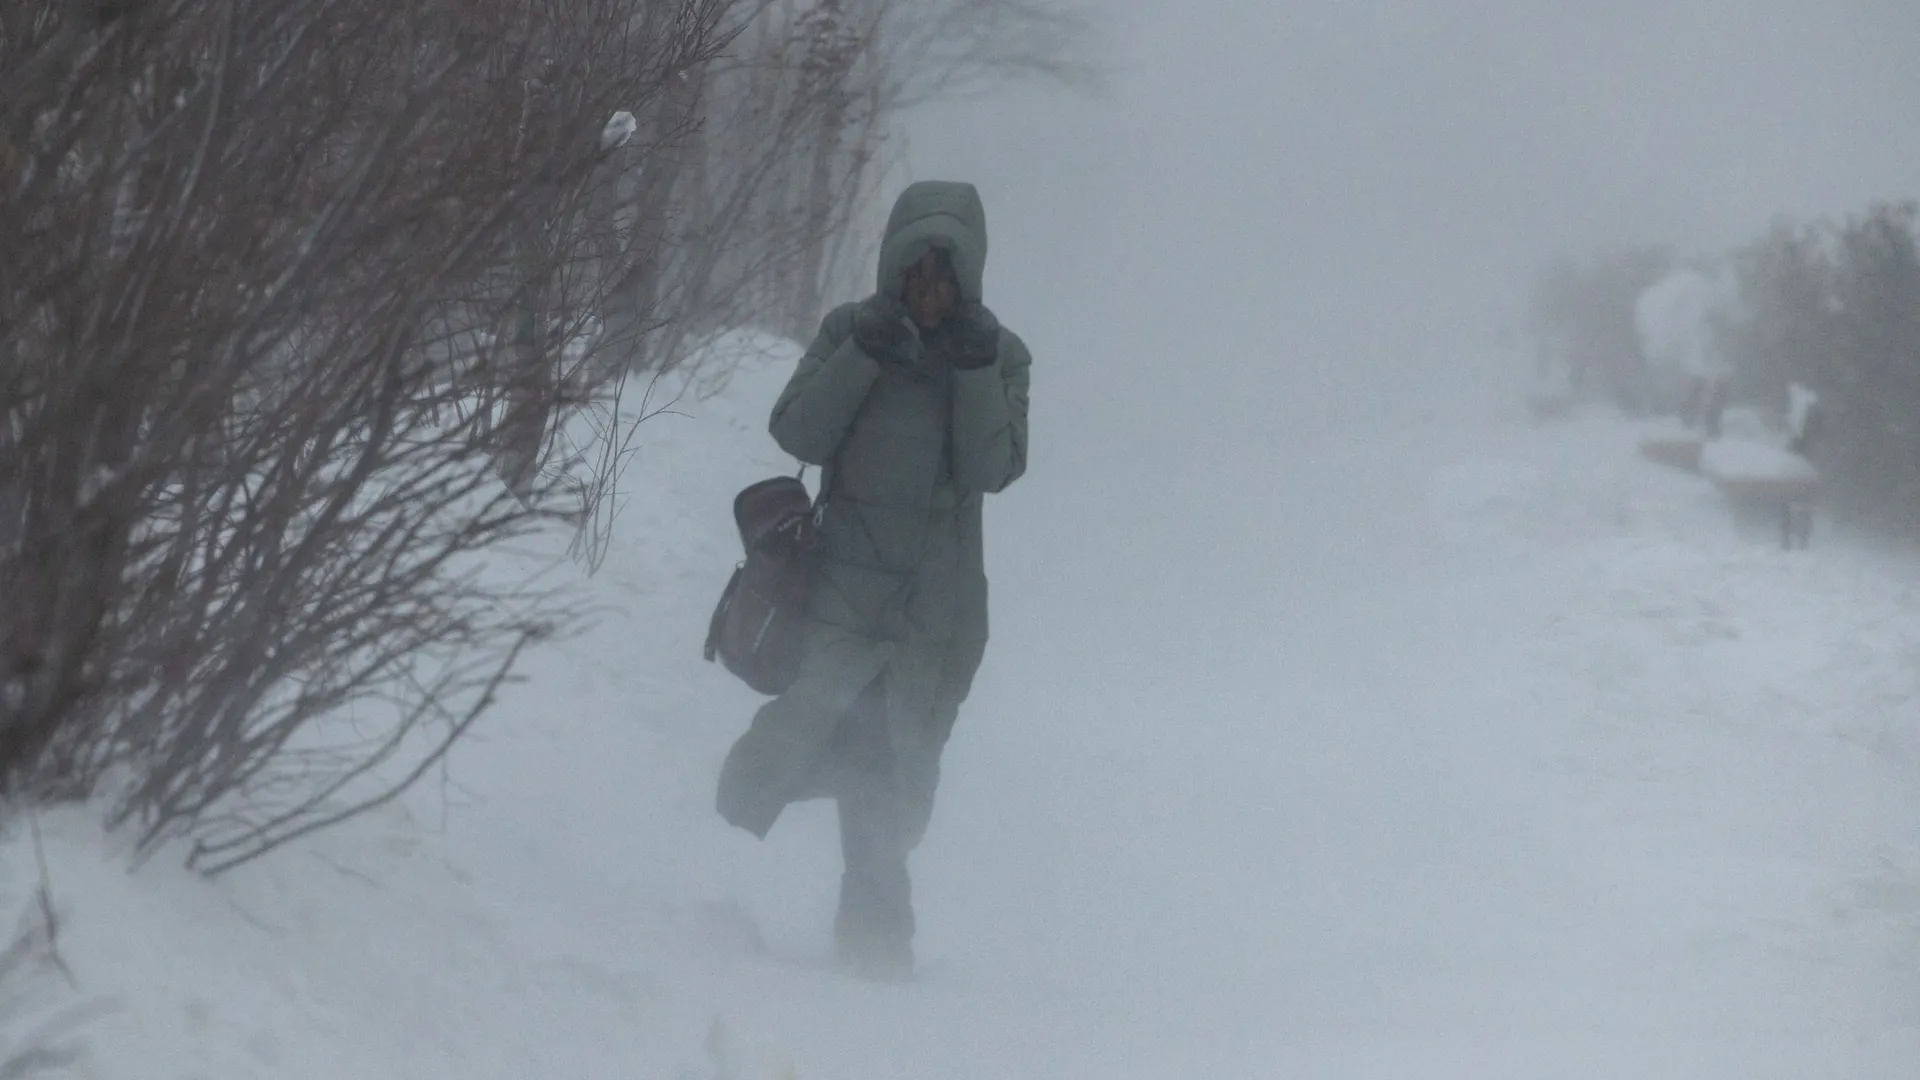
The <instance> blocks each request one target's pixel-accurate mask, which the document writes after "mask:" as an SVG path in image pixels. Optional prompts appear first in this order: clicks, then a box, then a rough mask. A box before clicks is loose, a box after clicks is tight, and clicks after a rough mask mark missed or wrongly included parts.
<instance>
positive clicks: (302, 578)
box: [0, 0, 727, 870]
mask: <svg viewBox="0 0 1920 1080" xmlns="http://www.w3.org/2000/svg"><path fill="white" fill-rule="evenodd" d="M29 6H30V7H33V8H34V9H35V10H34V11H33V12H32V17H30V18H29V17H17V18H10V19H7V20H5V21H4V29H0V35H4V36H3V37H0V56H4V67H0V88H4V91H5V92H4V94H3V95H0V130H4V131H5V132H6V133H7V135H8V144H9V145H10V146H12V147H13V148H14V155H15V159H16V160H17V161H18V167H17V168H16V170H15V172H14V174H13V176H12V178H11V183H10V188H9V190H8V195H7V198H6V201H5V202H4V203H3V204H0V248H4V249H5V250H7V251H8V252H9V253H10V255H9V258H8V259H7V260H6V261H5V266H6V269H4V270H0V347H3V348H4V349H5V350H6V353H5V355H4V357H0V361H3V363H0V415H4V416H5V418H6V420H7V425H6V427H5V429H4V430H3V431H0V439H4V442H0V504H4V506H5V508H6V518H7V521H6V525H7V526H8V528H7V535H6V537H5V539H6V541H7V542H6V544H5V546H4V547H0V588H4V590H5V592H6V595H8V597H9V598H10V601H12V602H11V603H10V604H9V605H8V606H7V609H6V610H5V611H4V612H0V675H4V677H5V679H6V682H5V686H4V692H3V693H0V769H4V776H5V781H6V783H7V784H8V785H9V786H11V787H12V788H14V789H16V790H17V789H21V788H23V787H24V788H25V789H26V790H29V791H30V792H32V793H35V794H39V795H64V796H84V795H88V794H91V793H93V792H94V791H96V790H97V789H98V788H99V787H100V785H101V783H102V782H103V781H104V780H105V779H107V778H108V777H110V776H117V777H119V778H120V779H122V780H123V781H124V782H123V783H121V784H119V785H117V786H116V790H115V792H114V794H115V796H116V798H117V805H116V809H115V813H114V817H115V819H116V820H118V821H122V822H136V823H138V825H139V827H140V829H141V840H142V843H143V845H144V846H147V847H151V845H153V844H154V843H157V842H158V841H160V840H162V839H164V838H166V837H168V836H171V835H174V834H176V833H181V832H188V833H191V834H192V835H193V837H194V844H193V848H192V858H191V861H192V862H193V863H195V864H196V865H199V866H202V867H204V868H206V869H209V870H215V869H219V868H222V867H225V866H229V865H232V864H233V863H234V862H237V861H240V860H243V859H245V858H248V857H250V856H252V855H254V854H258V853H259V852H261V851H263V850H266V849H268V848H270V847H271V846H273V845H274V844H277V843H279V842H281V841H283V840H285V839H287V838H289V837H291V836H295V835H299V834H300V833H302V832H305V831H307V830H309V829H312V828H315V827H318V826H320V825H324V824H326V823H329V822H331V821H335V820H338V819H339V818H340V817H342V816H344V815H346V814H350V813H352V812H354V811H355V810H357V809H360V808H364V807H366V806H369V805H372V804H374V803H377V802H379V801H381V800H383V799H386V798H390V797H391V796H392V795H393V794H395V793H397V792H398V791H399V790H400V789H402V788H403V787H404V786H405V785H406V784H407V783H409V782H411V780H412V779H414V778H415V777H417V776H418V775H419V774H420V773H421V772H422V771H423V770H424V769H425V768H428V767H430V765H431V763H432V762H433V761H435V760H437V759H438V757H439V756H440V755H441V754H443V753H444V752H445V750H446V749H447V748H448V746H450V745H451V743H452V742H453V740H454V739H455V738H456V737H457V736H458V735H459V734H460V733H461V732H462V731H464V730H465V729H466V728H467V726H468V725H470V724H471V723H472V722H473V721H474V719H475V718H476V717H477V716H479V715H480V714H481V713H482V712H484V711H485V709H486V708H487V707H488V705H489V704H490V703H491V702H492V700H493V697H494V694H495V692H496V691H497V689H498V688H499V686H500V685H501V684H502V682H503V681H504V680H505V679H506V678H507V677H508V675H509V672H510V671H511V669H512V666H513V663H514V661H515V659H516V658H517V657H518V656H519V654H520V653H521V651H522V650H523V649H525V648H526V647H527V646H528V645H530V644H532V643H534V642H537V641H540V640H543V639H545V638H547V637H549V636H551V635H552V634H554V633H555V632H557V631H558V630H559V629H560V628H561V627H563V626H564V625H565V623H566V621H567V617H568V611H567V608H566V607H565V605H564V604H560V603H557V602H556V600H555V597H553V596H552V595H550V594H546V593H542V592H538V591H530V590H521V589H517V588H515V587H512V586H510V585H507V584H503V581H504V579H503V578H502V577H500V576H499V575H498V574H488V573H485V572H484V567H483V566H482V565H481V562H480V560H479V558H478V557H479V556H480V555H482V554H484V553H487V552H491V551H497V550H498V549H499V548H500V545H501V544H502V543H503V542H504V541H507V540H510V539H512V538H514V537H516V536H520V535H523V534H525V533H526V532H527V531H529V530H530V529H532V528H535V527H536V526H537V525H538V523H539V522H540V521H541V520H542V518H543V514H544V512H545V510H546V508H547V507H548V506H549V505H550V504H551V503H552V502H553V498H552V497H553V496H555V495H556V494H558V493H557V492H555V491H553V490H551V485H550V484H547V483H546V482H545V481H544V480H543V478H542V475H541V473H540V470H538V469H537V468H535V467H533V466H534V465H536V464H537V461H538V456H539V448H540V446H541V444H542V442H543V440H544V439H545V438H546V436H547V433H548V430H549V428H550V423H551V420H552V418H553V415H554V412H555V410H556V408H557V407H558V406H559V405H560V404H561V402H560V400H559V396H560V394H561V392H562V390H563V388H565V387H567V386H569V385H570V384H573V383H575V382H577V380H574V379H572V378H570V373H569V370H568V367H569V364H570V363H574V362H577V360H578V355H579V354H578V350H570V349H568V348H567V344H568V342H569V341H570V340H571V339H573V338H575V337H577V336H578V335H577V331H578V329H579V327H580V326H581V324H582V323H583V322H584V321H585V320H586V319H587V318H588V313H590V312H591V311H592V310H593V307H594V305H595V303H596V301H597V295H596V284H595V278H594V275H593V273H592V264H591V261H590V260H589V259H587V258H586V257H585V254H587V253H590V252H591V249H592V239H593V233H592V230H591V228H590V224H591V223H590V222H588V221H587V220H586V219H585V218H584V216H583V215H582V214H581V213H580V212H579V210H580V207H581V206H583V205H584V202H585V200H586V199H587V198H588V196H589V194H590V192H591V190H592V186H593V180H594V177H595V174H596V171H597V170H599V169H600V168H601V167H602V166H603V165H604V164H605V162H606V154H607V150H606V148H605V147H604V146H603V140H602V133H603V128H604V126H605V124H606V122H607V118H608V117H609V116H610V115H611V114H612V113H613V112H614V111H616V109H618V108H625V109H631V110H643V109H645V108H647V107H648V105H649V104H650V103H653V102H656V101H658V100H660V99H661V98H662V97H663V95H664V93H665V88H666V87H668V86H670V85H672V84H674V83H675V82H676V81H677V80H679V79H680V78H681V77H682V76H683V75H684V74H685V73H687V72H688V71H690V70H692V69H693V68H695V67H696V66H698V65H699V64H701V63H703V62H705V61H706V60H708V59H710V58H711V57H712V56H713V55H715V54H717V52H718V51H719V50H720V48H721V47H723V46H724V44H725V37H724V25H723V22H722V18H721V17H722V16H723V15H724V13H725V9H726V6H727V5H726V4H725V3H723V2H720V0H675V2H648V0H582V2H580V3H573V4H567V5H550V4H545V3H540V2H535V0H485V2H480V3H472V2H459V3H455V2H452V0H413V2H402V3H395V2H392V0H231V2H228V3H193V2H186V0H176V2H172V3H166V2H159V0H155V2H152V3H140V4H129V5H122V6H120V7H118V8H116V9H115V11H116V13H117V14H115V16H114V17H112V18H108V19H105V20H104V21H103V20H101V19H96V18H94V17H92V16H91V15H89V14H87V13H88V12H91V11H93V10H94V9H93V8H92V7H88V6H77V5H69V4H65V3H53V2H48V3H44V4H39V5H29ZM17 7H18V5H16V8H17ZM14 14H15V15H19V12H17V11H15V12H14ZM583 268H584V269H583ZM502 476H504V478H505V479H506V481H507V484H506V486H502V484H501V483H500V478H501V477H502Z"/></svg>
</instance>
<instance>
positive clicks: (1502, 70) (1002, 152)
mask: <svg viewBox="0 0 1920 1080" xmlns="http://www.w3.org/2000/svg"><path fill="white" fill-rule="evenodd" d="M1099 7H1100V8H1101V9H1102V11H1103V15H1102V17H1103V18H1104V19H1105V20H1106V32H1107V34H1108V46H1109V55H1110V57H1111V59H1112V61H1113V62H1114V64H1115V66H1116V68H1117V77H1116V79H1115V82H1114V87H1113V94H1112V97H1111V100H1109V101H1106V102H1084V101H1073V100H1065V99H1036V98H1035V97H1034V96H1032V95H1027V94H1020V95H1008V96H1007V97H1005V98H1002V99H1000V100H996V101H991V102H987V103H984V104H982V103H969V104H966V105H964V106H958V107H953V108H948V109H943V110H936V111H932V112H930V113H928V114H927V115H925V116H924V117H922V118H921V120H920V122H919V123H917V124H916V125H915V129H914V131H913V135H912V138H913V143H912V151H913V158H912V160H913V166H912V167H913V171H914V173H915V175H918V176H936V175H956V176H957V175H964V176H968V177H972V178H975V179H976V180H978V181H979V182H980V183H981V184H982V186H983V188H984V189H985V193H986V196H987V199H988V204H989V207H988V208H989V212H990V213H991V214H992V215H993V225H994V226H995V233H994V243H995V257H994V260H993V266H992V267H991V270H990V272H991V273H993V274H994V275H995V278H996V281H995V285H996V286H998V287H999V288H1001V289H1002V290H1005V291H1003V292H1002V293H1001V294H1000V297H1001V300H1002V304H1003V305H1004V304H1005V303H1008V302H1012V303H1015V304H1016V305H1021V306H1024V305H1025V304H1027V303H1029V302H1037V301H1030V300H1029V298H1032V297H1037V296H1038V295H1042V294H1044V295H1045V296H1046V297H1047V298H1048V299H1049V300H1050V301H1051V302H1052V306H1054V307H1056V308H1057V307H1058V306H1060V305H1063V304H1069V305H1072V306H1074V307H1075V309H1076V310H1075V312H1074V314H1075V316H1076V317H1075V319H1074V321H1075V322H1079V321H1080V320H1079V319H1078V316H1079V315H1080V314H1084V313H1090V311H1091V310H1093V309H1099V310H1103V311H1109V312H1111V313H1112V314H1113V316H1114V317H1125V315H1126V314H1128V313H1131V314H1133V315H1139V314H1141V313H1143V312H1144V311H1146V310H1150V309H1149V308H1146V307H1143V306H1142V305H1152V306H1153V308H1157V309H1161V310H1166V309H1171V310H1166V313H1167V314H1168V315H1169V316H1171V317H1172V318H1173V319H1174V320H1175V321H1176V322H1177V321H1178V320H1179V319H1180V318H1182V317H1187V318H1193V319H1203V320H1207V321H1217V320H1221V319H1240V320H1248V321H1265V320H1269V319H1274V318H1282V319H1284V320H1285V325H1286V326H1287V332H1288V333H1289V334H1291V335H1294V336H1296V339H1303V338H1304V339H1312V340H1315V341H1320V342H1329V343H1333V342H1337V346H1338V347H1342V348H1353V347H1357V342H1359V341H1360V340H1362V339H1366V340H1372V341H1376V342H1378V341H1392V342H1396V343H1402V342H1404V341H1405V340H1407V338H1408V336H1409V333H1410V332H1411V333H1414V334H1417V335H1418V336H1419V337H1422V338H1425V339H1429V340H1430V339H1431V338H1432V337H1433V334H1432V332H1431V331H1432V330H1433V329H1434V327H1433V324H1434V323H1435V322H1438V323H1440V324H1442V326H1441V327H1440V328H1441V329H1443V330H1448V329H1471V328H1473V327H1474V326H1475V325H1476V323H1475V320H1481V319H1483V318H1501V317H1504V316H1505V314H1506V312H1505V310H1503V309H1501V308H1500V307H1499V306H1498V305H1505V304H1510V303H1511V300H1512V298H1513V297H1514V296H1515V295H1516V294H1517V293H1518V292H1519V290H1520V288H1521V287H1522V286H1523V284H1524V280H1525V276H1526V274H1527V273H1529V272H1530V271H1531V269H1532V267H1533V266H1535V265H1537V263H1538V262H1539V261H1540V259H1541V258H1542V257H1544V256H1545V255H1546V254H1549V253H1552V252H1555V251H1559V250H1571V251H1576V252H1583V251H1586V250H1589V249H1592V248H1596V247H1599V246H1602V245H1607V244H1611V243H1615V242H1620V241H1625V240H1654V241H1664V242H1672V243H1677V244H1679V245H1681V246H1683V247H1690V248H1702V247H1704V248H1707V249H1714V248H1718V247H1721V246H1724V245H1726V244H1728V243H1731V242H1736V241H1739V240H1741V239H1744V238H1745V237H1748V236H1750V235H1752V234H1754V233H1755V232H1756V231H1758V230H1759V229H1761V228H1763V227H1764V225H1765V224H1766V222H1767V220H1768V219H1769V217H1771V216H1773V215H1775V214H1777V213H1782V212H1786V213H1794V214H1803V215H1804V214H1817V213H1828V212H1841V213H1843V212H1846V211H1848V210H1851V209H1853V208H1855V207H1857V206H1859V205H1862V204H1864V203H1866V202H1868V201H1870V200H1873V199H1877V198H1889V197H1904V196H1905V195H1907V194H1909V193H1911V192H1915V191H1920V4H1915V3H1912V2H1910V0H1666V2H1659V0H1611V2H1609V3H1605V4H1571V3H1538V2H1536V3H1522V2H1517V0H1446V2H1443V3H1434V2H1426V0H1295V2H1281V0H1187V2H1184V3H1166V2H1143V0H1107V2H1105V3H1103V4H1101V5H1099ZM1096 283H1097V285H1096ZM1475 304H1490V305H1495V306H1494V308H1493V309H1492V311H1491V312H1490V313H1488V314H1485V315H1483V311H1485V309H1476V308H1473V307H1470V306H1468V305H1475ZM1361 306H1364V307H1365V308H1367V309H1369V311H1368V314H1370V316H1371V318H1372V320H1373V322H1374V326H1373V329H1372V332H1371V333H1370V334H1363V335H1361V336H1360V337H1356V336H1355V330H1354V328H1353V327H1352V326H1351V325H1350V324H1351V323H1353V322H1356V321H1358V320H1357V316H1359V315H1360V314H1361V311H1360V310H1357V308H1358V307H1361ZM1388 308H1391V310H1390V311H1389V310H1386V309H1388ZM1041 318H1042V321H1043V322H1044V321H1045V316H1041ZM1027 321H1028V322H1029V323H1031V322H1032V319H1029V320H1027ZM1336 323H1337V324H1339V326H1338V328H1337V329H1336V326H1335V324H1336ZM1462 323H1465V324H1466V325H1465V326H1461V325H1459V324H1462ZM1446 324H1453V325H1446ZM1270 329H1271V328H1270Z"/></svg>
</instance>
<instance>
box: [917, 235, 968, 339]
mask: <svg viewBox="0 0 1920 1080" xmlns="http://www.w3.org/2000/svg"><path fill="white" fill-rule="evenodd" d="M959 300H960V289H959V286H958V284H957V283H956V282H955V281H954V280H953V274H952V272H950V271H949V270H948V269H947V268H946V266H945V265H943V264H942V263H941V261H940V257H939V254H938V253H937V252H935V251H933V250H932V249H928V250H927V252H926V254H924V255H922V256H920V261H919V262H916V263H914V264H913V265H912V266H910V267H908V268H907V283H906V301H907V314H908V316H910V317H911V318H912V319H913V321H914V324H915V325H917V326H919V327H920V329H922V330H932V329H933V328H935V327H937V326H939V325H940V324H941V323H943V322H945V321H946V319H947V316H949V315H951V314H953V309H954V307H955V306H956V305H958V303H959Z"/></svg>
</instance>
